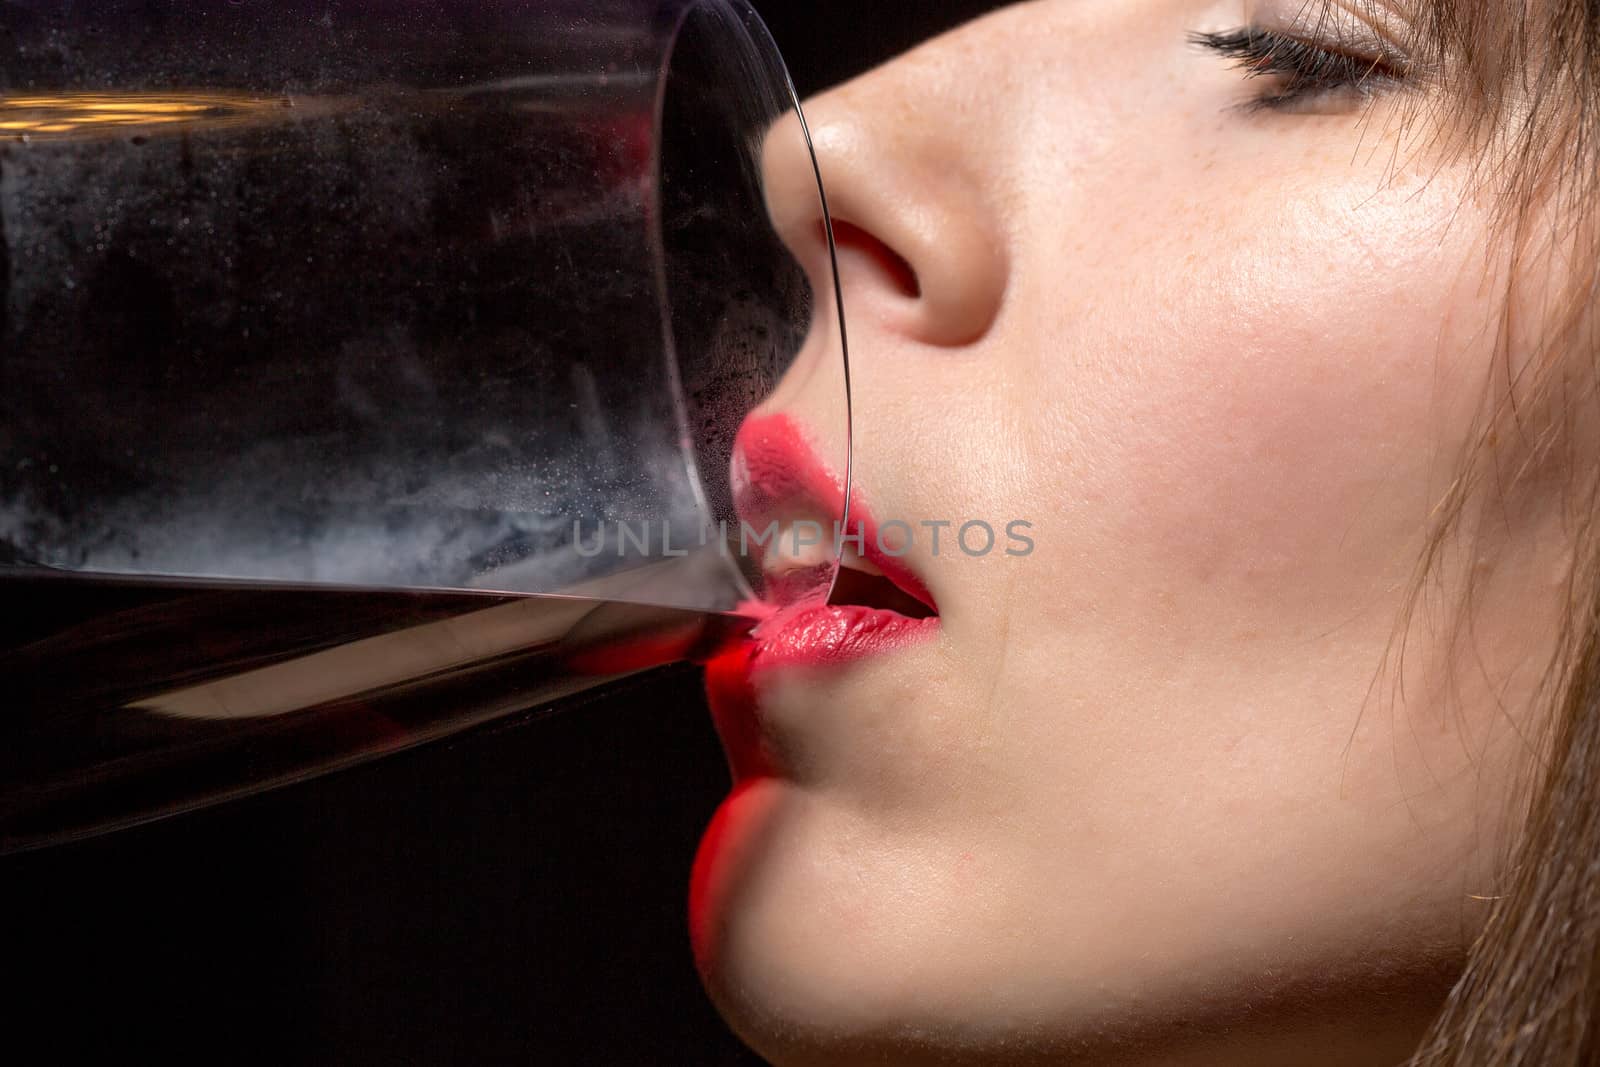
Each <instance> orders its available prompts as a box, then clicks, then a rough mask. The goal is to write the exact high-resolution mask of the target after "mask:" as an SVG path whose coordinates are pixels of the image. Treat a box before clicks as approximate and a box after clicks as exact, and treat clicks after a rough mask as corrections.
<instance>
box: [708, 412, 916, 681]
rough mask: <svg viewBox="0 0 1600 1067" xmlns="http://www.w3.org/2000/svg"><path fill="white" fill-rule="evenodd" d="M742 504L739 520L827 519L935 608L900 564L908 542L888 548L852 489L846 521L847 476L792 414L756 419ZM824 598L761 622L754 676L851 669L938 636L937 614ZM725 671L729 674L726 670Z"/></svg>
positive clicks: (746, 661)
mask: <svg viewBox="0 0 1600 1067" xmlns="http://www.w3.org/2000/svg"><path fill="white" fill-rule="evenodd" d="M733 485H734V506H735V507H736V509H737V510H738V513H739V517H740V520H741V521H743V522H744V523H746V524H747V525H749V526H752V527H755V528H757V529H759V528H761V527H762V526H763V524H766V523H769V522H772V521H775V520H782V519H793V518H795V517H805V516H828V517H829V518H828V519H827V521H826V522H824V523H823V524H822V525H823V526H824V528H825V532H824V537H827V538H834V537H844V538H845V540H843V541H842V543H843V544H844V545H845V547H847V548H851V549H854V550H855V551H856V553H857V554H859V556H860V557H861V558H862V559H864V560H866V561H868V562H869V563H871V564H872V566H873V567H874V568H876V569H877V570H880V571H882V572H883V575H884V578H885V579H886V580H887V581H888V582H889V583H892V585H893V586H894V587H896V588H898V589H899V590H900V591H901V592H903V593H904V594H906V595H907V596H909V597H910V598H912V600H914V601H915V602H917V603H919V604H921V605H923V606H924V607H925V608H926V609H927V611H928V612H932V611H934V610H935V605H934V602H933V598H932V596H930V595H929V593H928V590H927V588H926V587H925V586H924V585H923V583H922V582H921V581H920V580H919V579H918V578H917V577H916V575H915V574H913V573H912V571H911V569H910V568H909V567H908V566H906V564H905V563H904V561H902V560H901V559H900V558H899V555H898V554H897V553H900V552H902V551H903V549H902V548H901V546H899V545H897V544H895V543H894V542H892V541H888V542H886V541H885V539H884V537H883V533H882V531H881V530H880V528H879V527H878V524H877V522H876V521H875V519H874V518H873V516H872V512H871V510H870V509H869V508H868V507H867V504H866V502H865V501H864V500H863V499H862V498H861V494H860V493H859V492H852V493H851V497H850V507H849V511H848V516H847V520H846V521H847V525H844V524H843V523H840V522H835V520H834V518H833V517H835V516H841V515H844V514H845V508H844V492H845V490H844V479H843V478H842V477H841V476H840V475H839V474H838V473H836V472H834V471H832V470H830V469H829V468H828V467H827V466H826V465H825V464H823V463H822V461H821V460H819V459H818V458H817V454H816V452H815V450H814V449H812V448H811V446H810V444H809V442H808V441H807V440H806V437H805V434H804V432H803V431H802V429H801V427H800V426H799V425H798V424H797V423H796V422H795V421H794V420H793V419H791V418H789V417H787V416H784V415H768V416H762V417H759V418H753V419H750V420H749V421H747V422H746V423H745V425H744V426H743V427H742V428H741V430H740V432H739V437H738V440H737V442H736V443H735V448H734V478H733ZM838 600H839V597H838V596H835V597H834V598H833V602H823V600H822V599H821V598H820V597H818V598H814V599H812V600H809V601H804V602H801V603H798V604H794V605H791V606H789V607H787V608H784V609H783V610H781V611H778V612H776V613H775V614H773V615H772V616H771V617H769V618H767V619H765V620H763V621H762V622H761V624H760V625H759V626H757V627H756V629H755V631H754V633H753V635H752V637H751V639H750V640H749V641H748V642H747V643H746V645H747V647H746V648H745V649H744V651H743V670H744V672H745V673H746V674H747V675H748V676H749V677H755V676H757V675H759V674H760V673H761V672H763V671H765V670H768V669H772V668H777V667H822V666H834V665H839V664H844V663H849V662H852V661H854V660H857V659H861V658H863V657H866V656H873V655H879V654H882V653H886V652H889V651H892V650H894V649H897V648H901V647H904V646H906V645H908V644H913V643H916V642H919V641H923V640H927V639H929V638H931V637H932V636H933V635H934V634H935V633H937V631H938V626H939V619H938V616H937V615H933V614H929V615H926V617H924V616H923V614H920V613H919V614H918V615H917V616H911V615H907V614H905V613H903V612H900V611H896V610H893V609H891V608H888V607H884V606H878V605H873V604H858V603H839V602H838ZM722 669H723V670H726V669H727V666H726V664H724V665H723V668H722Z"/></svg>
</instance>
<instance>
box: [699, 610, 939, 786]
mask: <svg viewBox="0 0 1600 1067" xmlns="http://www.w3.org/2000/svg"><path fill="white" fill-rule="evenodd" d="M938 627H939V619H938V617H937V616H932V617H929V618H926V619H913V618H910V617H908V616H905V615H901V614H899V613H898V612H893V611H883V610H880V609H877V608H867V607H861V606H859V605H854V604H841V605H825V604H810V605H804V606H800V607H793V608H789V609H787V610H785V611H781V612H778V613H777V614H774V615H772V616H769V617H768V618H767V619H765V620H764V621H763V622H761V623H760V625H758V626H757V627H756V629H755V630H754V632H753V633H751V634H750V635H749V636H748V637H745V638H743V639H742V640H739V641H737V642H735V643H733V644H730V645H726V646H724V647H723V648H722V650H721V651H720V652H718V653H717V654H715V655H713V656H712V657H711V658H710V659H708V660H707V662H706V696H707V697H708V698H709V702H710V706H711V714H712V718H713V719H714V721H715V722H716V724H717V733H718V734H719V735H720V736H721V738H722V744H723V747H724V749H725V750H726V751H727V754H728V758H729V762H730V764H731V767H732V770H733V773H734V777H735V778H736V779H737V780H740V781H744V780H748V779H752V778H759V777H763V776H768V775H772V774H775V773H777V768H776V764H774V763H773V756H772V752H771V751H770V750H769V748H768V746H767V744H766V743H765V742H764V741H763V734H764V732H765V731H764V729H763V726H762V718H761V714H760V712H759V711H758V705H759V703H760V700H759V698H758V696H757V693H756V683H757V679H758V678H759V677H760V676H762V675H764V674H767V673H769V672H772V671H779V670H786V669H792V668H805V667H812V668H821V669H828V668H833V667H838V666H841V665H843V664H847V663H850V662H853V661H855V660H859V659H865V658H867V657H869V656H877V655H882V654H885V653H888V652H892V651H894V650H896V649H901V648H908V647H910V646H912V645H916V644H919V643H921V642H923V641H926V640H929V639H931V638H932V637H933V636H934V635H935V634H937V633H938Z"/></svg>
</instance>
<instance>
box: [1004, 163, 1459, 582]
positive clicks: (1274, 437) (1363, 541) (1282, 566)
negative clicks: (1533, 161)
mask: <svg viewBox="0 0 1600 1067" xmlns="http://www.w3.org/2000/svg"><path fill="white" fill-rule="evenodd" d="M1372 184H1373V183H1372V180H1370V179H1369V180H1367V181H1365V182H1361V183H1356V185H1355V188H1353V189H1351V190H1349V191H1340V190H1337V189H1335V190H1333V191H1332V192H1329V191H1322V192H1321V193H1320V194H1319V195H1316V196H1312V195H1310V194H1309V193H1301V192H1295V193H1294V194H1293V195H1286V194H1282V193H1279V192H1278V191H1275V190H1265V191H1263V192H1262V193H1261V194H1259V195H1260V196H1261V198H1262V202H1263V203H1279V204H1283V203H1289V204H1303V205H1307V206H1306V207H1304V208H1301V209H1299V211H1298V213H1285V211H1284V209H1282V208H1279V209H1276V210H1277V212H1278V214H1276V215H1274V216H1273V217H1271V218H1268V219H1262V218H1260V217H1255V216H1253V215H1252V213H1251V212H1249V211H1238V212H1234V213H1232V216H1231V217H1232V218H1233V219H1234V220H1235V221H1234V222H1232V223H1229V222H1227V221H1223V222H1215V221H1213V222H1211V223H1209V227H1208V226H1206V225H1201V224H1199V223H1197V222H1196V221H1195V219H1194V218H1193V217H1191V218H1189V219H1188V220H1186V225H1185V226H1183V227H1180V226H1177V225H1172V226H1170V232H1172V233H1181V234H1183V236H1182V237H1181V238H1170V239H1169V238H1167V237H1165V236H1164V235H1163V234H1162V233H1161V232H1160V231H1152V232H1151V233H1148V234H1145V235H1143V239H1139V238H1138V237H1135V239H1133V240H1130V241H1128V242H1126V243H1124V244H1123V245H1122V247H1121V248H1120V249H1118V250H1117V251H1116V254H1115V257H1114V258H1112V259H1110V260H1108V261H1106V262H1105V263H1104V269H1103V270H1102V272H1101V277H1100V280H1099V281H1098V283H1097V285H1098V287H1099V296H1098V298H1096V299H1093V300H1090V301H1089V302H1088V303H1087V305H1086V306H1079V307H1076V308H1074V309H1073V313H1074V314H1073V318H1072V321H1070V322H1062V321H1061V320H1059V319H1058V320H1056V324H1055V325H1056V327H1057V329H1059V331H1060V336H1061V337H1063V338H1064V339H1065V340H1064V341H1057V342H1056V343H1054V344H1048V345H1047V344H1043V343H1041V342H1042V339H1040V341H1036V343H1035V344H1034V346H1033V350H1034V351H1036V352H1039V353H1041V356H1042V357H1043V358H1044V360H1045V361H1046V362H1050V361H1054V362H1055V364H1056V366H1057V367H1060V366H1061V364H1063V363H1064V364H1065V365H1066V367H1067V368H1068V369H1069V374H1070V376H1071V377H1070V379H1069V380H1071V383H1072V389H1071V393H1072V395H1071V396H1067V397H1063V396H1059V395H1057V396H1052V397H1051V398H1050V399H1048V400H1045V401H1033V400H1027V401H1025V402H1026V403H1029V404H1032V405H1033V406H1034V408H1035V413H1034V415H1033V417H1032V421H1033V422H1034V423H1035V424H1036V425H1040V426H1046V427H1049V428H1050V432H1049V433H1048V434H1047V435H1045V439H1044V447H1043V448H1042V449H1041V450H1040V451H1039V453H1038V454H1037V462H1038V470H1039V473H1040V476H1041V484H1042V487H1043V489H1044V491H1045V492H1047V493H1050V494H1052V496H1053V498H1055V499H1062V500H1067V501H1070V502H1072V505H1073V509H1074V510H1073V512H1072V513H1071V514H1069V515H1068V516H1067V517H1066V518H1067V521H1068V522H1069V523H1070V524H1071V525H1072V526H1073V527H1075V530H1074V532H1075V533H1076V534H1078V535H1082V536H1088V537H1094V538H1098V539H1100V540H1101V542H1102V543H1103V544H1104V545H1105V546H1106V547H1108V548H1111V547H1113V546H1114V547H1115V550H1116V553H1117V556H1118V557H1119V558H1123V559H1127V560H1136V559H1137V558H1138V556H1139V555H1140V554H1141V553H1143V554H1147V555H1148V557H1149V560H1148V562H1150V563H1152V564H1153V565H1156V566H1159V567H1160V568H1161V574H1162V575H1163V580H1164V581H1172V582H1177V581H1180V580H1181V579H1182V578H1183V577H1187V578H1188V579H1189V580H1190V581H1194V582H1204V583H1207V584H1214V583H1217V582H1231V583H1232V584H1233V586H1234V588H1231V589H1229V590H1228V592H1229V594H1230V595H1238V596H1243V597H1245V598H1246V601H1245V602H1247V601H1248V598H1250V597H1251V596H1252V594H1257V593H1258V594H1261V595H1267V596H1274V595H1277V596H1281V589H1282V584H1283V583H1284V582H1285V581H1289V582H1292V583H1294V584H1295V585H1296V586H1299V587H1300V588H1301V590H1302V591H1314V590H1312V589H1311V587H1312V586H1315V585H1317V584H1318V583H1320V584H1321V585H1323V586H1324V587H1325V589H1326V590H1327V591H1328V592H1330V593H1333V594H1335V595H1340V596H1343V595H1345V594H1347V593H1348V592H1349V589H1348V588H1347V587H1348V586H1349V584H1350V583H1351V582H1352V581H1355V582H1360V581H1361V580H1362V579H1363V578H1364V577H1371V578H1374V579H1381V580H1384V581H1388V580H1391V579H1392V577H1393V574H1392V573H1391V572H1392V570H1393V569H1394V568H1396V567H1401V566H1404V565H1405V564H1406V563H1407V562H1409V561H1407V560H1406V559H1405V553H1406V551H1407V550H1408V545H1409V544H1410V543H1412V542H1415V540H1416V539H1417V538H1418V537H1420V535H1421V532H1422V529H1423V526H1424V522H1425V519H1426V516H1427V512H1428V509H1429V507H1430V506H1431V505H1432V503H1433V502H1434V501H1435V499H1436V498H1437V495H1438V493H1439V492H1441V491H1442V490H1443V489H1444V482H1443V480H1442V478H1443V475H1444V473H1445V472H1446V471H1447V470H1448V468H1449V464H1450V463H1451V462H1452V461H1453V460H1454V458H1455V457H1456V454H1457V450H1458V449H1459V447H1460V445H1461V444H1462V442H1463V441H1464V435H1465V433H1466V430H1467V428H1468V425H1469V422H1470V418H1469V416H1470V414H1471V410H1472V405H1471V398H1472V397H1473V396H1474V395H1475V394H1474V393H1473V391H1472V390H1471V389H1470V388H1463V386H1464V385H1466V383H1467V382H1468V380H1469V379H1470V380H1471V381H1473V382H1477V383H1481V382H1482V375H1483V372H1484V369H1485V368H1486V360H1487V352H1488V348H1487V344H1486V343H1485V342H1484V341H1483V340H1482V339H1481V338H1476V337H1474V332H1475V327H1476V326H1477V325H1479V324H1477V323H1473V322H1470V321H1462V322H1459V324H1458V325H1457V326H1454V327H1451V328H1448V329H1447V330H1446V331H1445V332H1443V333H1441V327H1440V324H1441V323H1449V322H1456V321H1457V320H1458V319H1460V318H1461V315H1459V314H1457V312H1458V309H1459V310H1460V311H1462V312H1464V311H1465V309H1467V308H1470V307H1473V306H1476V303H1475V302H1476V300H1477V299H1479V295H1478V294H1479V292H1480V290H1479V287H1478V285H1476V284H1474V285H1471V286H1468V287H1463V286H1462V284H1461V282H1462V279H1463V277H1464V275H1463V272H1462V269H1461V265H1462V264H1466V263H1469V262H1472V261H1473V257H1472V255H1471V247H1470V246H1471V236H1472V235H1471V227H1470V225H1469V224H1468V223H1466V222H1458V227H1459V228H1458V230H1456V231H1454V232H1453V233H1452V234H1450V235H1447V236H1446V237H1445V239H1444V240H1443V241H1441V240H1440V237H1439V235H1437V234H1434V235H1433V236H1432V237H1431V239H1424V238H1419V235H1418V232H1417V228H1418V227H1417V225H1416V224H1413V220H1424V219H1430V218H1446V217H1449V211H1448V205H1447V204H1446V203H1444V201H1443V199H1442V198H1444V197H1445V196H1446V195H1447V191H1446V190H1444V189H1434V188H1431V187H1424V188H1423V189H1421V190H1404V189H1394V190H1390V191H1386V192H1384V193H1382V194H1380V195H1376V196H1375V195H1374V194H1373V191H1372ZM1216 217H1217V215H1216V213H1215V212H1214V211H1211V212H1207V213H1206V214H1205V215H1204V218H1206V219H1215V218H1216ZM1179 242H1182V243H1179ZM1477 262H1478V263H1479V265H1480V269H1481V260H1477ZM1042 369H1043V368H1041V370H1042ZM1363 571H1365V572H1367V573H1365V574H1364V573H1361V572H1363ZM1380 572H1381V573H1380ZM1234 603H1235V604H1239V603H1242V602H1239V601H1235V602H1234Z"/></svg>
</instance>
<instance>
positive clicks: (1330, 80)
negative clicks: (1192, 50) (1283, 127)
mask: <svg viewBox="0 0 1600 1067" xmlns="http://www.w3.org/2000/svg"><path fill="white" fill-rule="evenodd" d="M1189 39H1190V40H1191V41H1192V42H1193V43H1194V44H1197V45H1199V46H1200V47H1202V48H1205V49H1207V50H1208V51H1211V52H1215V53H1217V54H1219V55H1222V56H1226V57H1227V58H1229V59H1232V60H1234V61H1235V65H1236V66H1238V67H1240V68H1242V69H1243V70H1244V72H1245V76H1246V77H1247V78H1262V77H1265V78H1270V79H1271V81H1270V87H1269V88H1268V89H1266V90H1265V91H1264V92H1262V93H1261V94H1260V95H1258V96H1256V97H1254V98H1253V99H1252V100H1250V101H1249V102H1247V103H1246V104H1245V105H1244V106H1245V108H1246V109H1247V110H1252V111H1254V110H1261V109H1272V110H1280V111H1290V110H1295V109H1296V108H1298V107H1301V106H1303V105H1305V104H1307V103H1309V102H1312V101H1315V100H1317V99H1318V98H1320V97H1326V96H1329V95H1332V94H1339V93H1343V94H1346V95H1347V96H1349V97H1350V98H1352V99H1356V100H1361V99H1366V98H1369V97H1371V96H1372V95H1373V94H1375V93H1377V92H1379V91H1382V90H1385V89H1391V88H1395V87H1398V86H1400V85H1401V84H1403V83H1404V81H1405V71H1404V70H1403V69H1402V67H1401V66H1400V65H1399V64H1398V63H1397V62H1395V61H1394V60H1392V59H1389V58H1385V57H1382V56H1375V55H1370V56H1369V55H1361V54H1357V53H1355V52H1352V51H1347V50H1344V49H1342V48H1334V47H1328V46H1324V45H1317V44H1312V43H1310V42H1308V41H1302V40H1300V39H1298V38H1295V37H1290V36H1288V35H1287V34H1283V33H1278V32H1277V31H1275V30H1268V29H1263V28H1261V27H1259V26H1246V27H1244V28H1242V29H1237V30H1227V31H1224V32H1217V33H1194V34H1190V37H1189Z"/></svg>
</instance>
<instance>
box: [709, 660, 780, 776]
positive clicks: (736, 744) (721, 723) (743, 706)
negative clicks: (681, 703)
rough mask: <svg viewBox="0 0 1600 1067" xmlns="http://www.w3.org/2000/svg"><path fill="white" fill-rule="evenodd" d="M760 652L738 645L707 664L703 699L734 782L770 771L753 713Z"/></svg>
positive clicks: (769, 762) (758, 726)
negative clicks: (755, 673) (709, 710)
mask: <svg viewBox="0 0 1600 1067" xmlns="http://www.w3.org/2000/svg"><path fill="white" fill-rule="evenodd" d="M759 651H760V646H759V645H758V644H757V643H756V642H755V641H749V640H746V641H737V642H734V643H732V644H730V645H729V646H728V647H726V648H725V649H723V651H721V652H720V653H718V654H717V655H715V656H713V657H712V658H711V659H710V660H708V661H707V662H706V699H707V702H708V703H709V704H710V706H711V719H712V722H714V723H715V724H716V728H717V736H718V737H720V738H721V740H722V748H723V751H724V752H725V753H726V754H727V757H728V769H729V770H730V771H731V772H732V773H733V778H734V781H736V782H743V781H746V780H748V779H751V778H756V777H759V776H761V775H764V774H770V773H771V771H772V763H771V760H770V759H769V758H768V756H767V753H766V749H765V748H764V746H763V743H762V737H761V720H760V718H759V717H758V716H757V713H756V699H757V698H756V690H755V682H754V671H753V669H752V665H753V662H754V660H755V658H756V656H757V654H758V653H759Z"/></svg>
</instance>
